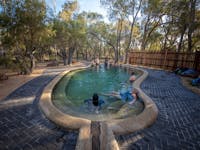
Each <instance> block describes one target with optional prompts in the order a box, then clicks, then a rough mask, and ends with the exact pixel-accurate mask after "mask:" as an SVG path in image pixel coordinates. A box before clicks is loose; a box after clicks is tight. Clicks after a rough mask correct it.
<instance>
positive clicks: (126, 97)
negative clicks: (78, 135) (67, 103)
mask: <svg viewBox="0 0 200 150" xmlns="http://www.w3.org/2000/svg"><path fill="white" fill-rule="evenodd" d="M135 80H136V76H135V73H134V72H132V73H131V76H130V78H129V83H130V87H131V88H129V89H127V90H126V91H125V92H116V91H113V92H111V93H107V94H101V95H104V96H112V97H116V98H117V99H121V100H122V101H123V102H128V103H129V104H131V105H132V104H134V103H135V101H136V100H137V99H138V91H137V90H136V89H134V88H133V86H132V84H133V82H134V81H135ZM84 103H86V104H87V105H88V106H91V107H90V108H91V109H92V110H94V109H95V112H96V113H98V111H99V110H100V109H101V107H102V105H103V104H104V103H105V102H104V100H102V99H99V96H98V94H97V93H94V94H93V97H92V98H91V99H88V100H85V101H84Z"/></svg>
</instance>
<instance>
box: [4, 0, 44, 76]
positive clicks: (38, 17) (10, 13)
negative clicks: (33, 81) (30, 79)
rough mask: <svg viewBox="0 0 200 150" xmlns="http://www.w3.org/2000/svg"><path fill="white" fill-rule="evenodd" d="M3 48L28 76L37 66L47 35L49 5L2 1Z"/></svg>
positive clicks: (27, 1)
mask: <svg viewBox="0 0 200 150" xmlns="http://www.w3.org/2000/svg"><path fill="white" fill-rule="evenodd" d="M1 8H2V9H1V19H0V20H1V34H2V39H1V42H2V45H3V47H4V49H7V50H8V52H7V53H10V54H11V56H13V57H14V59H15V61H16V63H17V64H19V65H20V67H21V70H23V72H24V73H31V72H32V70H33V68H34V66H35V59H34V53H35V51H36V50H37V48H38V43H40V42H41V41H42V40H41V37H42V35H44V34H46V30H45V27H46V26H45V23H46V20H45V19H46V5H45V2H43V1H40V0H34V1H33V0H22V1H13V0H7V1H1Z"/></svg>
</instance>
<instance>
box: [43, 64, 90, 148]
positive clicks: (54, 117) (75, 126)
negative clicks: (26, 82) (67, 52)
mask: <svg viewBox="0 0 200 150" xmlns="http://www.w3.org/2000/svg"><path fill="white" fill-rule="evenodd" d="M89 67H90V65H89V66H82V67H74V68H68V69H67V70H66V71H63V72H61V73H60V74H58V75H57V76H56V77H55V78H54V79H53V80H52V81H51V82H50V83H49V84H48V85H47V86H46V87H45V88H44V90H43V92H42V95H41V97H40V101H39V107H40V109H41V110H42V112H43V113H44V115H45V116H46V117H47V119H49V120H51V121H52V122H54V123H55V124H57V125H58V126H61V127H63V128H65V129H71V130H79V136H78V139H77V144H76V150H79V149H88V150H90V149H91V147H92V143H91V135H90V125H91V120H88V119H83V118H78V117H73V116H70V115H67V114H65V113H63V112H61V111H60V110H59V109H58V108H56V107H55V106H54V104H53V103H52V100H51V94H52V91H53V88H54V86H55V85H56V84H57V83H58V82H59V81H60V79H62V77H63V76H64V75H65V74H67V73H69V72H70V71H73V70H78V69H86V68H89Z"/></svg>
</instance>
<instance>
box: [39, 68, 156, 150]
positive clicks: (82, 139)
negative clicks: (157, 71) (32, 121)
mask: <svg viewBox="0 0 200 150" xmlns="http://www.w3.org/2000/svg"><path fill="white" fill-rule="evenodd" d="M122 66H123V67H129V68H133V69H134V67H133V66H131V65H122ZM89 67H90V66H85V67H74V68H73V69H72V68H71V69H68V70H66V71H64V72H62V73H60V74H59V75H58V76H56V77H55V78H54V79H53V80H52V81H51V82H50V83H49V84H48V85H47V86H46V87H45V89H44V90H43V93H42V95H41V98H40V102H39V106H40V108H41V110H42V111H43V113H44V114H45V116H46V117H47V118H48V119H49V120H51V121H52V122H54V123H55V124H58V125H59V126H61V127H63V128H66V129H72V130H79V137H78V140H77V144H76V150H79V149H80V150H82V149H87V150H91V149H92V135H91V133H90V126H91V120H88V119H84V118H79V117H73V116H70V115H68V114H65V113H63V112H61V111H60V110H59V109H57V108H56V107H55V106H54V105H53V103H52V101H51V94H52V91H53V88H54V86H55V85H56V84H57V83H58V82H59V80H60V79H61V78H62V77H63V76H64V75H65V74H67V73H68V72H70V71H73V70H77V69H86V68H89ZM137 70H140V71H142V72H143V74H142V75H141V76H140V77H139V78H138V79H137V80H136V81H135V82H134V87H135V88H136V89H137V90H138V91H139V93H140V94H139V96H140V98H142V100H143V101H144V105H145V108H144V110H143V112H142V113H140V114H139V115H137V116H131V117H128V118H125V119H115V120H110V121H105V122H102V123H101V135H100V141H101V145H102V148H103V147H104V148H105V145H106V149H109V150H110V149H113V150H114V149H119V147H118V144H117V142H116V140H115V138H114V134H126V133H130V132H134V131H137V130H141V129H143V128H146V127H148V126H150V125H151V124H153V123H154V122H155V121H156V119H157V116H158V109H157V107H156V105H155V103H154V102H153V101H152V100H151V98H150V97H148V96H147V95H146V94H145V93H144V92H143V91H142V90H141V89H140V84H141V83H142V82H143V81H144V80H145V79H146V77H147V76H148V72H146V71H144V70H143V69H139V68H137ZM105 139H107V140H105ZM102 148H101V149H102Z"/></svg>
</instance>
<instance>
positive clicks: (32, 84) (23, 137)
mask: <svg viewBox="0 0 200 150" xmlns="http://www.w3.org/2000/svg"><path fill="white" fill-rule="evenodd" d="M54 77H55V75H52V76H49V75H45V76H40V77H37V78H35V79H33V80H31V81H29V82H28V83H26V84H24V85H23V86H21V87H20V88H18V89H17V90H15V91H14V92H13V93H11V94H10V95H9V96H8V97H7V98H6V99H5V100H4V101H12V100H13V99H16V98H18V99H19V100H20V99H23V98H26V97H34V99H33V101H30V102H28V103H27V102H24V103H23V102H21V103H15V104H13V105H12V103H9V104H6V103H4V104H1V105H0V135H1V136H0V150H5V149H9V150H10V149H28V150H30V149H51V150H54V149H55V150H57V149H59V150H60V149H69V150H71V149H75V146H76V141H77V137H78V131H70V130H63V129H61V128H58V127H57V126H56V125H55V124H53V123H52V122H50V121H49V120H48V119H46V118H45V116H44V115H43V114H42V112H41V111H40V109H39V106H38V102H39V98H40V96H41V92H42V90H43V88H44V87H45V85H46V84H47V83H49V82H50V81H51V80H52V79H53V78H54Z"/></svg>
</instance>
